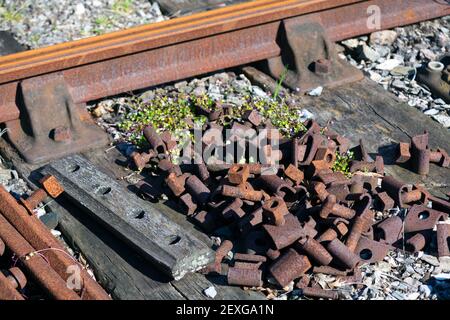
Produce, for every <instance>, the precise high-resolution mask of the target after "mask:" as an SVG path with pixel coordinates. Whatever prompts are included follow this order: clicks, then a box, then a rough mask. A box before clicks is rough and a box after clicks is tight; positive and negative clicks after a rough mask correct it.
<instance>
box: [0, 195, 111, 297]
mask: <svg viewBox="0 0 450 320" xmlns="http://www.w3.org/2000/svg"><path fill="white" fill-rule="evenodd" d="M0 212H1V213H2V215H3V216H4V217H5V218H6V219H7V220H8V221H9V222H10V223H11V225H13V226H14V227H15V228H16V229H17V230H18V231H19V232H20V234H21V235H22V236H24V237H25V238H26V239H27V240H28V241H29V242H30V244H31V245H32V246H33V247H34V248H35V249H36V250H44V249H49V248H52V249H55V250H47V251H46V252H45V253H43V255H44V256H45V257H46V258H47V259H48V260H49V262H50V264H51V265H52V268H53V269H54V270H55V271H56V272H57V274H59V276H60V277H61V278H62V279H64V280H67V279H68V278H69V277H70V275H71V274H68V273H67V268H68V267H70V266H72V265H73V264H74V260H73V259H72V258H71V257H70V255H68V254H66V253H64V252H65V249H64V247H63V246H62V245H61V244H60V243H59V242H58V240H57V239H56V238H55V237H53V235H52V234H51V233H50V232H49V231H48V229H47V228H46V226H45V225H44V224H43V223H42V222H41V221H40V220H39V219H38V218H37V217H35V216H30V215H29V214H28V213H27V211H26V210H25V208H23V207H21V206H20V205H19V204H18V203H17V202H16V200H15V199H14V198H13V197H12V196H11V195H10V194H9V193H8V192H7V191H6V190H5V189H4V188H3V187H0ZM0 237H2V239H3V240H4V241H5V242H6V239H4V238H3V236H1V235H0ZM32 251H34V250H32ZM28 253H29V252H27V253H25V254H28ZM22 254H24V253H22ZM81 276H82V282H83V283H82V285H83V292H84V295H83V298H84V299H94V300H109V299H110V297H109V296H108V295H107V294H106V292H105V291H104V290H103V289H102V288H101V287H100V285H99V284H98V283H97V282H95V281H94V280H93V279H92V278H91V277H90V275H89V274H88V273H87V272H86V270H84V269H82V270H81Z"/></svg>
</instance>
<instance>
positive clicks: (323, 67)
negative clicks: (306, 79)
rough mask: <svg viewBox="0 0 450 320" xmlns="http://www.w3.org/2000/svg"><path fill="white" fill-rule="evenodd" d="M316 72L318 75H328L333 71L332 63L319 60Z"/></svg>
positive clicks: (315, 67)
mask: <svg viewBox="0 0 450 320" xmlns="http://www.w3.org/2000/svg"><path fill="white" fill-rule="evenodd" d="M314 71H315V72H316V73H321V74H326V73H329V72H330V71H331V61H330V60H328V59H319V60H317V61H316V62H315V66H314Z"/></svg>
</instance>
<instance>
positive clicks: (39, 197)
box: [20, 189, 48, 214]
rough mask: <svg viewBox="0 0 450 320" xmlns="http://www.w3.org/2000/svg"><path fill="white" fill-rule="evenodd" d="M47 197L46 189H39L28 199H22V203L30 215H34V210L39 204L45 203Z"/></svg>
mask: <svg viewBox="0 0 450 320" xmlns="http://www.w3.org/2000/svg"><path fill="white" fill-rule="evenodd" d="M47 196H48V195H47V192H46V191H45V190H44V189H37V190H36V191H34V192H33V193H32V194H31V196H29V197H28V198H27V199H25V198H20V203H21V204H22V205H23V206H24V207H25V208H26V209H27V211H28V213H29V214H34V210H35V209H36V208H37V206H38V205H39V203H42V202H44V200H45V199H46V198H47Z"/></svg>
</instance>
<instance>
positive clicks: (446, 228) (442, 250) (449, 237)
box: [437, 223, 450, 257]
mask: <svg viewBox="0 0 450 320" xmlns="http://www.w3.org/2000/svg"><path fill="white" fill-rule="evenodd" d="M437 246H438V254H439V257H448V256H450V224H444V223H439V224H438V225H437Z"/></svg>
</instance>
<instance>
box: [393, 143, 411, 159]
mask: <svg viewBox="0 0 450 320" xmlns="http://www.w3.org/2000/svg"><path fill="white" fill-rule="evenodd" d="M410 148H411V145H410V144H409V143H408V142H400V143H399V144H398V147H397V159H396V160H395V163H405V162H407V161H408V160H409V159H411V152H410V151H409V150H410Z"/></svg>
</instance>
